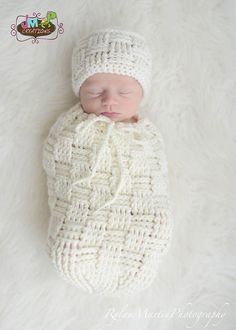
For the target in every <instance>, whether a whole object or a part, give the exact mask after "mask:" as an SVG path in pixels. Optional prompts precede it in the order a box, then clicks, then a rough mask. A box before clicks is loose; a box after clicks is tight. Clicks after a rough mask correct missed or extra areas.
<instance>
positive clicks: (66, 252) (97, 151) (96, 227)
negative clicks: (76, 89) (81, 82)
mask: <svg viewBox="0 0 236 330" xmlns="http://www.w3.org/2000/svg"><path fill="white" fill-rule="evenodd" d="M43 168H44V170H45V171H46V173H47V185H48V197H49V207H50V221H49V228H48V236H47V244H46V251H47V253H48V255H49V256H50V258H51V260H52V262H53V265H54V266H55V269H56V270H57V272H58V274H59V275H60V276H61V277H63V278H64V279H65V280H66V281H67V282H69V283H71V284H73V285H75V286H76V287H78V288H80V289H82V290H84V291H85V292H88V293H93V294H99V295H105V296H121V295H130V294H134V293H136V292H139V291H141V290H144V289H145V288H147V287H148V286H150V285H151V283H152V282H153V280H154V279H155V277H156V275H157V274H158V268H159V263H160V261H161V259H162V256H163V255H164V254H166V253H167V251H168V249H169V247H170V243H171V237H172V227H173V221H172V210H171V205H170V200H169V188H168V182H169V180H168V166H167V159H166V156H165V148H164V143H163V138H162V136H161V133H160V132H159V130H157V129H156V127H155V126H154V125H153V124H152V123H151V121H150V120H148V119H147V118H141V117H140V118H139V120H138V122H136V123H127V122H126V123H125V122H114V121H112V120H111V119H110V118H108V117H105V116H103V115H100V116H97V115H95V114H93V113H90V114H87V113H85V112H84V111H83V109H82V107H81V104H80V103H77V104H76V105H74V106H73V107H72V108H71V109H69V110H68V111H65V112H63V113H62V114H61V115H60V116H59V118H58V119H57V121H56V122H55V124H54V125H53V126H52V127H51V129H50V131H49V134H48V136H47V138H46V139H45V141H44V145H43Z"/></svg>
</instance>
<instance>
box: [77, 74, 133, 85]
mask: <svg viewBox="0 0 236 330" xmlns="http://www.w3.org/2000/svg"><path fill="white" fill-rule="evenodd" d="M104 83H108V84H114V85H120V86H124V85H127V86H128V85H130V86H132V85H134V84H137V83H138V82H137V80H136V79H134V78H133V77H129V76H127V75H122V74H116V73H107V72H105V73H103V72H102V73H95V74H94V75H92V76H90V77H89V78H87V79H86V80H85V81H84V84H85V85H86V86H90V85H100V84H104Z"/></svg>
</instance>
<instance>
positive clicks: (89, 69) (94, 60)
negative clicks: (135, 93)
mask: <svg viewBox="0 0 236 330" xmlns="http://www.w3.org/2000/svg"><path fill="white" fill-rule="evenodd" d="M151 68H152V56H151V52H150V49H149V47H148V45H147V44H146V42H145V39H144V37H142V36H141V35H140V34H138V33H134V32H130V31H126V30H120V29H117V28H116V29H115V28H106V29H100V30H96V31H94V32H92V33H90V34H89V35H88V36H87V37H85V38H83V39H81V40H80V41H79V43H77V45H76V46H75V47H74V49H73V53H72V87H73V91H74V93H75V94H76V95H77V96H79V90H80V87H81V85H82V84H83V82H84V81H85V80H86V79H87V78H88V77H90V76H92V75H93V74H95V73H98V72H100V73H102V72H103V73H105V72H109V73H116V74H123V75H127V76H130V77H133V78H135V79H136V80H137V81H138V82H139V83H140V84H141V86H142V89H143V99H142V103H141V105H143V104H145V103H146V101H147V98H148V94H149V89H150V84H151Z"/></svg>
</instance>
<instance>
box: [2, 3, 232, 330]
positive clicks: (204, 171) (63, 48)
mask: <svg viewBox="0 0 236 330" xmlns="http://www.w3.org/2000/svg"><path fill="white" fill-rule="evenodd" d="M49 10H53V11H55V12H57V15H58V19H59V22H62V23H63V24H64V29H65V31H64V33H63V34H61V35H59V37H58V38H57V39H56V40H54V41H48V40H41V41H40V42H39V44H32V43H31V42H30V41H27V42H19V41H17V40H16V38H15V37H13V36H11V34H10V30H11V29H10V26H11V24H13V23H14V22H15V19H16V16H17V15H26V14H29V15H32V13H33V12H40V13H41V14H42V16H45V15H46V13H47V11H49ZM0 12H1V28H0V36H1V46H0V47H1V48H0V49H1V52H0V56H1V58H0V74H1V75H0V76H1V82H0V83H1V92H0V110H1V130H0V139H1V142H0V146H1V153H0V157H1V171H0V175H1V187H2V188H1V219H0V226H1V228H0V233H1V273H0V276H1V282H0V290H1V299H0V301H1V302H0V304H1V307H0V313H1V314H0V315H1V316H0V322H1V325H0V328H1V330H16V329H17V330H18V329H19V330H95V329H96V330H97V329H125V330H126V329H127V330H128V329H129V330H132V329H138V330H140V329H142V330H146V329H148V330H154V329H155V330H157V329H158V330H170V329H173V330H183V329H187V328H193V329H197V330H199V329H221V330H233V329H235V327H236V319H235V314H234V315H233V313H234V312H235V307H236V306H235V300H236V299H235V296H236V292H235V291H236V290H235V283H236V280H235V275H236V263H235V258H234V256H235V251H236V250H235V239H236V237H235V232H236V230H235V215H236V203H235V202H236V200H235V196H236V188H235V187H236V175H235V168H236V144H235V143H236V112H235V101H236V99H235V95H236V61H235V59H236V33H235V31H236V24H235V22H236V2H235V1H234V0H224V1H223V0H221V1H219V0H209V1H202V0H194V1H193V0H175V1H174V0H173V1H167V0H157V1H154V0H120V1H114V0H110V1H105V0H93V1H91V0H70V1H67V2H66V1H62V0H58V1H55V2H52V1H29V0H26V1H23V2H20V1H16V0H13V1H1V3H0ZM112 24H113V25H116V26H119V27H122V28H129V29H133V30H134V31H137V32H140V33H143V35H144V36H145V37H146V38H147V40H148V43H149V44H150V46H151V49H152V51H153V58H154V68H153V87H152V97H151V99H150V107H149V108H148V109H146V115H147V116H148V117H149V118H151V119H153V121H154V122H155V123H156V125H157V126H158V127H159V128H160V129H161V131H162V133H163V135H164V138H165V142H166V149H167V155H168V160H169V170H170V188H171V196H172V201H173V208H174V221H175V229H174V239H173V245H172V249H171V250H170V252H169V254H168V255H167V257H166V258H165V260H164V261H163V264H162V268H161V270H160V273H159V276H158V277H157V279H156V281H155V283H154V285H153V286H152V287H151V288H150V289H148V290H146V291H145V292H143V293H141V294H139V295H137V296H135V297H131V298H129V299H123V300H120V299H118V298H114V299H105V298H97V297H94V296H88V295H86V294H84V293H83V292H81V291H79V289H76V288H74V287H73V286H71V285H69V284H67V283H66V282H65V281H63V280H62V279H61V278H59V277H58V275H57V274H56V272H55V271H54V269H53V268H52V265H51V263H50V261H49V259H48V257H47V255H46V253H45V247H44V245H45V239H46V232H47V227H48V218H49V208H48V204H47V188H46V176H45V173H44V171H43V169H42V163H41V151H42V142H43V140H44V139H45V137H46V135H47V133H48V130H49V128H50V126H51V125H52V123H53V122H54V121H55V120H56V118H57V117H58V116H59V114H60V113H61V112H62V111H64V110H66V109H69V107H71V106H72V105H73V104H75V103H76V102H77V99H76V97H75V96H74V95H73V92H72V88H71V67H70V63H71V53H72V47H73V45H74V43H75V41H76V39H77V38H79V37H80V36H83V35H84V34H85V33H87V32H89V31H90V30H91V29H95V28H102V27H105V26H110V25H112Z"/></svg>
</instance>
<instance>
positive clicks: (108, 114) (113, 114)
mask: <svg viewBox="0 0 236 330" xmlns="http://www.w3.org/2000/svg"><path fill="white" fill-rule="evenodd" d="M101 114H102V115H104V116H107V117H114V116H117V115H119V113H118V112H102V113H101Z"/></svg>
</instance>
